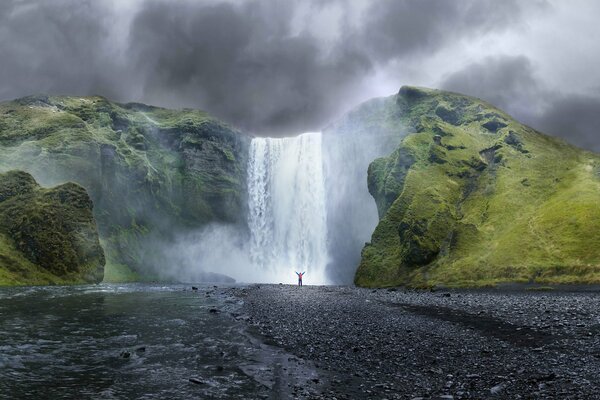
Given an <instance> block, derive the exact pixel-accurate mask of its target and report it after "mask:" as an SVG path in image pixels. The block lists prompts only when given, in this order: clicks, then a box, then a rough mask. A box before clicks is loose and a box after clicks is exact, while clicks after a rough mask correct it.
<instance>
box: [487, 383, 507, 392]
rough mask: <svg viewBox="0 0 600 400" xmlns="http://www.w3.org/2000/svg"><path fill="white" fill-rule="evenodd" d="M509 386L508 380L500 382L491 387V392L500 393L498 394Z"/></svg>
mask: <svg viewBox="0 0 600 400" xmlns="http://www.w3.org/2000/svg"><path fill="white" fill-rule="evenodd" d="M507 387H508V383H507V382H502V383H499V384H497V385H496V386H494V387H492V388H491V389H490V393H491V394H493V395H498V394H500V393H502V392H503V391H504V390H505V389H506V388H507Z"/></svg>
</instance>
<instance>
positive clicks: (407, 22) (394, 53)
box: [360, 0, 543, 61]
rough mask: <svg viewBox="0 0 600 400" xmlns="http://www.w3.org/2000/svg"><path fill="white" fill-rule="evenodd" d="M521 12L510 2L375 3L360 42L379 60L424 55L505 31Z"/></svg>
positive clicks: (426, 0) (394, 0) (422, 0)
mask: <svg viewBox="0 0 600 400" xmlns="http://www.w3.org/2000/svg"><path fill="white" fill-rule="evenodd" d="M536 4H538V3H536ZM539 4H540V5H543V3H539ZM521 12H522V10H521V7H520V5H519V4H517V2H516V1H514V0H503V1H468V0H467V1H464V0H463V1H460V2H458V1H440V0H419V1H403V0H382V1H376V2H373V3H372V5H371V7H370V8H369V10H368V12H367V13H366V15H367V16H366V23H365V26H364V28H363V29H362V31H361V35H362V37H361V38H360V40H361V42H362V44H363V46H364V47H365V49H368V50H369V51H370V53H371V55H372V56H373V57H375V58H377V59H378V60H380V61H381V60H387V59H394V58H398V57H402V56H404V55H411V54H426V53H428V52H431V51H435V50H438V49H440V48H442V47H444V46H445V45H447V44H448V42H450V41H454V40H460V39H462V38H463V37H468V36H469V35H473V36H475V35H481V34H483V33H485V32H488V31H492V30H504V29H507V28H509V27H511V26H512V25H513V24H515V23H518V22H520V18H521Z"/></svg>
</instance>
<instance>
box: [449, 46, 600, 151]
mask: <svg viewBox="0 0 600 400" xmlns="http://www.w3.org/2000/svg"><path fill="white" fill-rule="evenodd" d="M441 87H442V88H444V89H447V90H452V91H456V92H460V93H465V94H469V95H472V96H476V97H479V98H481V99H483V100H486V101H488V102H490V103H492V104H494V105H496V106H498V107H500V108H501V109H503V110H505V111H507V112H508V113H509V114H511V115H513V116H515V117H516V118H517V119H519V120H520V121H522V122H524V123H526V124H528V125H530V126H532V127H533V128H536V129H538V130H541V131H542V132H545V133H548V134H552V135H555V136H559V137H562V138H564V139H566V140H567V141H569V142H571V143H573V144H575V145H577V146H580V147H582V148H586V149H591V150H595V151H600V129H599V128H598V127H600V95H598V96H590V95H581V94H576V93H569V92H561V91H557V90H549V89H547V88H546V87H544V86H543V85H542V84H541V83H540V81H539V78H538V76H537V73H536V69H535V67H534V65H533V64H532V62H531V61H530V60H529V59H528V58H527V57H525V56H502V57H489V58H486V59H484V60H483V61H481V62H477V63H473V64H470V65H467V66H466V67H464V68H463V69H461V70H460V71H457V72H455V73H453V74H451V75H449V76H447V77H446V78H445V79H444V80H443V82H442V83H441Z"/></svg>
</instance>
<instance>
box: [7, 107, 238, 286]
mask: <svg viewBox="0 0 600 400" xmlns="http://www.w3.org/2000/svg"><path fill="white" fill-rule="evenodd" d="M249 141H250V138H249V137H247V136H245V135H242V134H240V133H239V132H237V131H235V130H234V129H232V128H230V127H228V126H227V125H225V124H223V123H221V122H219V121H217V120H215V119H214V118H212V117H210V116H209V115H207V114H206V113H204V112H201V111H197V110H187V109H185V110H177V111H175V110H168V109H163V108H157V107H151V106H146V105H142V104H117V103H113V102H110V101H108V100H106V99H105V98H103V97H54V96H50V97H49V96H35V97H26V98H22V99H19V100H15V101H11V102H5V103H0V171H6V170H10V169H20V170H24V171H26V172H28V173H30V174H32V175H33V176H34V177H35V178H36V180H37V181H38V182H40V183H41V184H42V185H44V186H49V185H56V184H61V183H64V182H68V181H72V182H76V183H78V184H80V185H81V186H83V187H84V188H86V189H87V191H88V192H89V194H90V196H91V198H92V199H93V201H94V205H95V207H94V215H95V217H96V220H97V223H98V228H99V231H100V237H101V242H102V244H103V246H104V248H105V251H106V256H107V275H108V278H109V279H116V280H122V279H139V278H140V274H141V275H145V276H147V277H152V276H162V277H165V276H164V275H162V272H163V271H165V270H168V267H169V265H167V264H165V263H167V261H168V260H164V259H163V258H161V252H160V251H159V250H158V247H160V246H162V245H164V244H165V243H166V244H168V243H169V241H170V240H172V235H173V233H174V232H185V230H188V229H189V230H192V229H197V228H199V227H201V226H204V225H206V224H208V223H210V222H214V221H218V222H224V223H231V224H243V223H244V221H245V207H246V200H245V193H246V189H245V185H246V164H247V154H248V145H249ZM131 270H133V271H131ZM115 272H118V273H117V274H115Z"/></svg>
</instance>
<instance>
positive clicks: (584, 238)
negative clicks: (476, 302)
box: [355, 87, 600, 287]
mask: <svg viewBox="0 0 600 400" xmlns="http://www.w3.org/2000/svg"><path fill="white" fill-rule="evenodd" d="M394 99H395V104H396V107H397V110H398V113H397V115H398V117H397V118H398V122H399V123H401V124H402V125H404V126H405V127H407V128H408V134H406V136H405V137H404V139H403V140H402V142H401V144H400V145H399V146H398V147H397V148H396V149H395V150H394V151H393V152H392V153H391V154H390V155H389V156H387V157H384V158H379V159H376V160H375V161H373V162H372V163H371V165H370V166H369V175H368V187H369V191H370V193H371V194H372V195H373V197H374V199H375V201H376V203H377V207H378V211H379V216H380V221H379V224H378V226H377V228H376V229H375V232H374V233H373V235H372V239H371V242H370V243H367V244H366V245H365V247H364V249H363V251H362V259H361V262H360V266H359V267H358V270H357V272H356V275H355V282H356V284H358V285H361V286H392V285H409V286H417V287H418V286H431V285H439V284H441V285H448V286H481V285H489V284H495V283H499V282H507V281H510V282H539V283H600V156H599V155H598V154H594V153H590V152H586V151H583V150H581V149H578V148H576V147H573V146H571V145H569V144H567V143H565V142H563V141H561V140H559V139H557V138H553V137H550V136H546V135H544V134H542V133H539V132H537V131H535V130H533V129H531V128H529V127H527V126H525V125H522V124H520V123H518V122H517V121H515V120H514V119H512V118H511V117H510V116H508V115H507V114H505V113H504V112H502V111H501V110H498V109H497V108H495V107H493V106H491V105H489V104H487V103H485V102H483V101H480V100H478V99H475V98H471V97H467V96H463V95H460V94H455V93H449V92H443V91H437V90H429V89H422V88H414V87H403V88H402V89H401V90H400V92H399V93H398V95H397V96H394Z"/></svg>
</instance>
